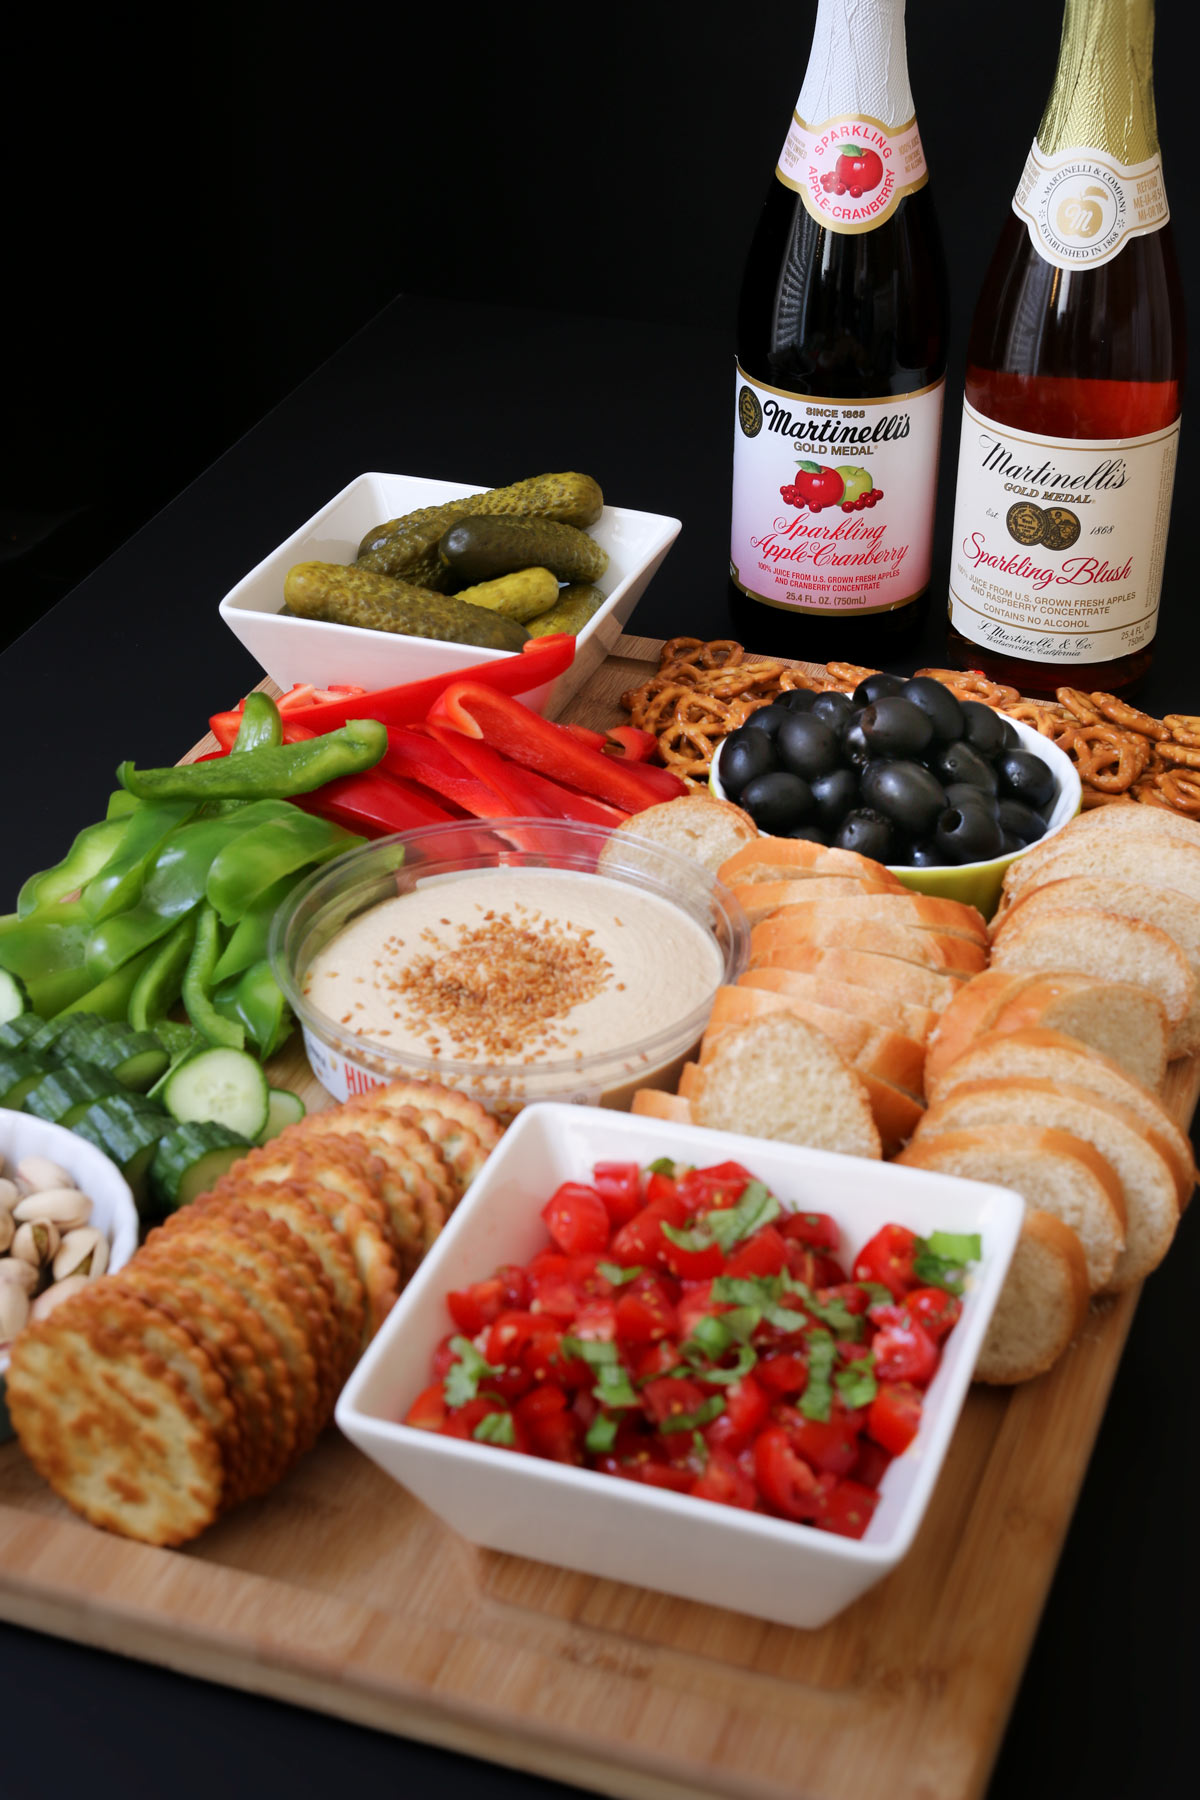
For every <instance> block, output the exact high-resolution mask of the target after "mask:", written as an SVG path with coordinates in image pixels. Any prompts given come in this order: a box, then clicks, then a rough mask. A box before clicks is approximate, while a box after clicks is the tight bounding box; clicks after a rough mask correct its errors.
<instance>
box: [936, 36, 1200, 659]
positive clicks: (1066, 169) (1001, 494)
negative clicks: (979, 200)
mask: <svg viewBox="0 0 1200 1800" xmlns="http://www.w3.org/2000/svg"><path fill="white" fill-rule="evenodd" d="M1153 31H1154V9H1153V0H1066V11H1065V15H1064V19H1063V35H1062V46H1061V49H1060V52H1059V61H1058V71H1057V74H1056V76H1055V81H1054V87H1053V90H1052V92H1051V95H1050V100H1049V103H1048V105H1047V107H1046V112H1045V116H1044V117H1043V119H1042V123H1041V126H1040V127H1039V130H1038V134H1037V137H1036V139H1035V140H1034V144H1033V148H1032V150H1031V151H1030V153H1029V158H1028V161H1027V162H1026V165H1025V172H1024V174H1023V175H1022V177H1021V181H1020V184H1019V185H1018V188H1017V191H1016V194H1015V195H1014V197H1013V203H1012V212H1011V214H1010V216H1009V219H1008V223H1007V225H1006V226H1005V228H1004V231H1003V233H1002V235H1001V238H1000V242H999V244H998V246H997V249H996V252H995V255H994V257H993V259H992V265H991V268H990V270H989V272H988V275H987V278H986V280H985V283H984V290H983V297H982V298H981V300H980V302H979V305H978V307H977V309H976V313H975V318H974V321H973V323H972V327H971V337H970V343H969V346H968V350H967V376H966V395H965V403H964V407H963V425H962V438H961V441H960V448H959V463H958V489H957V498H956V504H955V513H954V531H953V536H952V539H951V557H950V637H949V655H950V657H951V659H952V660H954V661H956V662H958V663H959V664H960V665H962V666H964V667H969V668H983V669H984V670H985V671H986V672H987V673H988V674H989V675H991V676H992V677H993V678H994V679H998V680H1002V681H1008V682H1012V683H1013V684H1014V685H1016V686H1017V687H1020V688H1021V689H1022V690H1023V691H1025V692H1028V693H1039V692H1040V693H1045V692H1051V691H1053V689H1054V688H1056V687H1058V686H1061V685H1069V686H1075V687H1083V688H1088V689H1091V688H1103V689H1107V690H1115V689H1120V688H1125V687H1128V686H1130V685H1131V684H1132V683H1133V682H1134V681H1136V680H1137V679H1138V678H1139V676H1141V675H1142V674H1143V673H1144V671H1145V670H1146V668H1147V667H1148V666H1149V662H1150V657H1151V650H1152V644H1153V639H1154V633H1155V627H1156V625H1157V622H1158V605H1159V593H1160V590H1161V587H1162V570H1163V555H1164V551H1165V549H1166V539H1167V523H1168V518H1169V514H1170V507H1171V490H1172V484H1173V482H1174V477H1175V454H1176V447H1177V444H1178V440H1179V407H1180V392H1181V388H1182V380H1183V362H1184V325H1183V302H1182V296H1181V294H1180V287H1179V274H1178V268H1177V265H1176V260H1175V247H1174V243H1173V241H1172V237H1171V228H1170V224H1169V215H1168V211H1167V199H1166V191H1165V189H1164V186H1163V178H1162V164H1161V161H1160V158H1159V152H1158V137H1157V130H1156V124H1155V114H1154V92H1153V87H1152V84H1151V48H1152V41H1153Z"/></svg>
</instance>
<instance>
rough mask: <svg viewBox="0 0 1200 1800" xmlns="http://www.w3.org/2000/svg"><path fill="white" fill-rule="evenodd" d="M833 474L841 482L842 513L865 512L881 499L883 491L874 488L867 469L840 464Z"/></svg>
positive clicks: (854, 465)
mask: <svg viewBox="0 0 1200 1800" xmlns="http://www.w3.org/2000/svg"><path fill="white" fill-rule="evenodd" d="M835 472H836V473H837V474H838V475H839V476H840V477H841V481H842V498H841V502H840V505H841V508H842V511H843V512H847V513H848V512H865V511H866V510H867V508H868V507H870V506H876V505H878V503H879V501H880V500H882V499H883V489H882V488H880V487H876V486H875V483H874V482H873V481H872V480H871V476H870V472H869V471H868V470H867V469H860V468H859V467H858V466H857V465H856V464H854V463H842V464H840V465H839V467H838V469H837V470H836V471H835Z"/></svg>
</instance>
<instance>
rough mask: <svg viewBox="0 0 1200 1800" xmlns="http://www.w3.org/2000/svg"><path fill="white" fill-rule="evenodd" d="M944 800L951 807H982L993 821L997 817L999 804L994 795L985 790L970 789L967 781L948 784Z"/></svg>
mask: <svg viewBox="0 0 1200 1800" xmlns="http://www.w3.org/2000/svg"><path fill="white" fill-rule="evenodd" d="M946 799H947V801H948V802H949V804H950V805H951V806H982V807H983V808H984V810H985V812H988V813H990V815H991V816H992V818H993V819H995V818H998V817H999V810H998V809H999V806H1000V802H999V800H998V799H997V798H996V796H995V794H989V793H988V791H987V789H986V788H979V787H972V786H971V783H970V782H969V781H952V782H950V784H949V786H948V787H947V788H946Z"/></svg>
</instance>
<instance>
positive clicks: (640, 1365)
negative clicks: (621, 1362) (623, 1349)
mask: <svg viewBox="0 0 1200 1800" xmlns="http://www.w3.org/2000/svg"><path fill="white" fill-rule="evenodd" d="M630 1362H631V1368H632V1374H633V1379H634V1384H635V1385H638V1384H640V1383H641V1382H643V1381H653V1380H654V1377H655V1376H656V1375H669V1374H670V1373H671V1370H672V1369H677V1368H678V1367H679V1362H680V1356H679V1346H678V1344H675V1343H672V1341H671V1339H670V1338H662V1339H661V1340H660V1341H659V1342H658V1343H657V1344H647V1345H646V1347H645V1349H639V1348H638V1347H636V1346H631V1349H630Z"/></svg>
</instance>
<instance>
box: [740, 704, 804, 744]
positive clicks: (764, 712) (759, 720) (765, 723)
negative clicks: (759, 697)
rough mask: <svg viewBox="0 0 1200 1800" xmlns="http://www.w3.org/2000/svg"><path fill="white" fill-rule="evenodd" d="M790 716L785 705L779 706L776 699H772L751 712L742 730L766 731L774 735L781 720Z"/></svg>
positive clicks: (781, 722)
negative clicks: (769, 702)
mask: <svg viewBox="0 0 1200 1800" xmlns="http://www.w3.org/2000/svg"><path fill="white" fill-rule="evenodd" d="M791 717H792V715H791V713H790V712H789V711H788V709H787V707H786V706H781V705H780V704H779V702H778V701H777V700H773V701H772V702H771V704H770V706H760V707H759V708H758V711H757V712H752V713H751V714H750V717H749V718H748V719H747V720H746V723H745V725H743V727H742V730H743V731H746V730H753V731H766V732H769V733H771V734H772V735H774V733H775V732H777V731H778V730H779V727H780V726H781V725H782V724H783V721H784V720H785V719H790V718H791Z"/></svg>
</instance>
